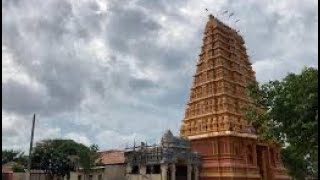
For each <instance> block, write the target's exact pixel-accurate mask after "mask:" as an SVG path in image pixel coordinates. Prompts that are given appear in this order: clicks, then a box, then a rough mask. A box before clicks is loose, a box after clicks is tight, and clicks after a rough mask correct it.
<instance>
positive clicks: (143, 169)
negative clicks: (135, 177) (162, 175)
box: [139, 165, 146, 175]
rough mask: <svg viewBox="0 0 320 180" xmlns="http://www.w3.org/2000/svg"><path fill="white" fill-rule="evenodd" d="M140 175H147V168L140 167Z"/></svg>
mask: <svg viewBox="0 0 320 180" xmlns="http://www.w3.org/2000/svg"><path fill="white" fill-rule="evenodd" d="M139 173H140V174H142V175H146V166H142V165H141V166H140V168H139Z"/></svg>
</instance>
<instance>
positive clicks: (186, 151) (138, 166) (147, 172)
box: [125, 130, 201, 180]
mask: <svg viewBox="0 0 320 180" xmlns="http://www.w3.org/2000/svg"><path fill="white" fill-rule="evenodd" d="M125 158H126V164H127V170H126V173H127V179H128V180H147V179H152V180H197V179H198V176H199V166H200V163H201V162H200V156H199V154H197V153H194V152H192V151H191V146H190V142H189V141H188V140H186V139H182V138H179V137H175V136H173V134H172V133H171V131H169V130H168V131H167V132H166V133H165V134H164V135H163V137H162V139H161V144H160V145H154V146H147V144H144V143H141V145H140V146H138V147H136V146H135V145H134V147H133V148H129V149H127V150H126V152H125Z"/></svg>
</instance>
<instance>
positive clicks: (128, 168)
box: [126, 165, 132, 174]
mask: <svg viewBox="0 0 320 180" xmlns="http://www.w3.org/2000/svg"><path fill="white" fill-rule="evenodd" d="M131 171H132V167H131V166H130V165H127V167H126V174H130V173H131Z"/></svg>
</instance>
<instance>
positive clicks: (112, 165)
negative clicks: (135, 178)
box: [70, 150, 126, 180]
mask: <svg viewBox="0 0 320 180" xmlns="http://www.w3.org/2000/svg"><path fill="white" fill-rule="evenodd" d="M97 162H98V165H97V166H96V167H94V168H92V170H91V173H90V174H84V173H83V172H82V169H81V168H80V169H79V171H77V172H72V173H71V174H70V180H125V179H126V164H125V158H124V151H122V150H108V151H102V152H99V158H98V160H97ZM85 176H87V177H86V178H85Z"/></svg>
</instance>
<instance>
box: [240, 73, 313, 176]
mask: <svg viewBox="0 0 320 180" xmlns="http://www.w3.org/2000/svg"><path fill="white" fill-rule="evenodd" d="M249 95H250V97H251V98H252V99H253V102H254V105H253V106H249V107H248V108H247V115H246V116H247V119H248V120H249V121H250V122H251V123H252V125H253V126H254V127H255V128H256V129H257V132H258V134H259V135H260V136H261V138H262V139H263V140H271V141H277V142H280V143H282V144H283V145H284V144H286V145H287V147H286V148H285V149H284V150H283V159H284V163H285V164H286V165H287V167H288V168H289V170H290V172H291V175H292V176H293V177H295V178H297V179H304V178H306V177H307V176H311V177H314V176H316V175H317V173H318V171H317V168H316V167H317V164H318V153H317V152H318V142H317V139H318V70H317V69H314V68H305V69H304V70H303V71H302V73H301V74H298V75H296V74H289V75H288V76H286V77H285V78H284V79H283V80H282V81H271V82H269V83H266V84H263V85H262V86H259V85H258V84H252V85H251V86H249Z"/></svg>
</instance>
